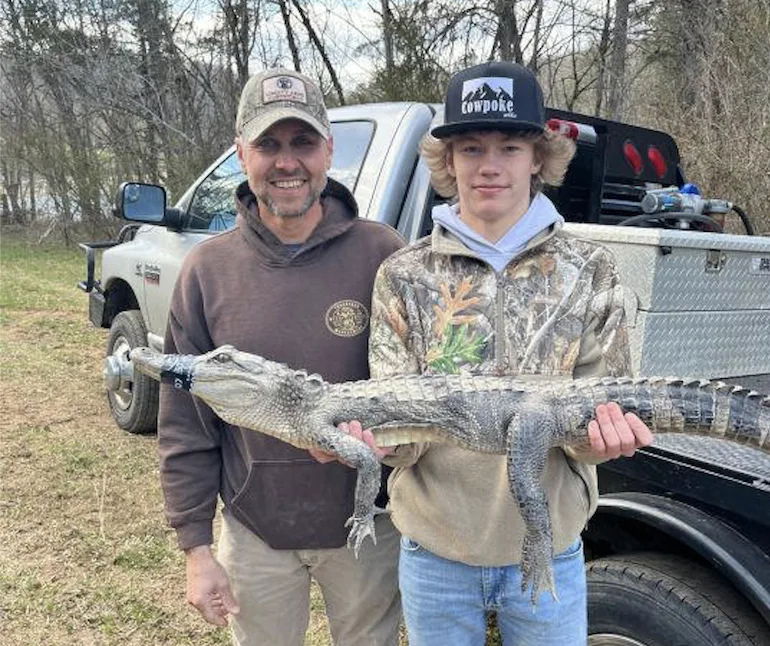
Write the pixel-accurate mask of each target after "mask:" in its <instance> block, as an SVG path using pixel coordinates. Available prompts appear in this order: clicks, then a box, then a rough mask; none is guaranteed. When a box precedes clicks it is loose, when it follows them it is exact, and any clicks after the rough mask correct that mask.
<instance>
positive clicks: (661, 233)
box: [565, 223, 770, 379]
mask: <svg viewBox="0 0 770 646" xmlns="http://www.w3.org/2000/svg"><path fill="white" fill-rule="evenodd" d="M565 229H566V230H567V231H569V232H570V233H572V234H574V235H578V236H581V237H584V238H590V239H592V240H596V241H598V242H601V243H602V244H604V245H606V246H607V247H608V248H610V249H611V250H612V252H613V254H614V256H615V259H616V261H617V264H618V269H619V271H620V274H621V278H622V281H623V283H624V285H626V286H627V287H629V288H631V289H632V290H633V291H634V292H635V293H636V296H637V299H638V301H637V304H638V311H637V313H636V317H635V321H634V323H633V325H632V327H631V329H630V334H631V355H632V361H633V369H634V372H635V374H638V375H647V376H652V375H677V376H682V377H687V376H693V377H701V378H707V379H714V378H730V377H738V376H745V375H768V374H770V237H761V236H739V235H729V234H718V233H703V232H696V231H680V230H673V229H651V228H637V227H622V226H607V225H598V224H577V223H570V224H567V225H565Z"/></svg>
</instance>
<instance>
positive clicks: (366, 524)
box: [345, 514, 377, 558]
mask: <svg viewBox="0 0 770 646" xmlns="http://www.w3.org/2000/svg"><path fill="white" fill-rule="evenodd" d="M345 527H350V528H351V529H350V534H348V547H349V548H351V549H352V550H353V553H354V554H355V555H356V558H358V552H359V550H360V549H361V543H363V541H364V539H365V538H366V537H367V536H371V537H372V543H374V544H375V545H377V536H376V534H375V533H374V514H368V515H366V516H364V517H363V518H356V517H355V516H351V517H350V518H348V520H347V522H346V523H345Z"/></svg>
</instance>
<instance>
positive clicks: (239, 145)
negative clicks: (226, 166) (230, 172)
mask: <svg viewBox="0 0 770 646" xmlns="http://www.w3.org/2000/svg"><path fill="white" fill-rule="evenodd" d="M235 154H236V155H237V156H238V161H239V162H241V166H243V144H242V143H241V138H240V137H236V138H235Z"/></svg>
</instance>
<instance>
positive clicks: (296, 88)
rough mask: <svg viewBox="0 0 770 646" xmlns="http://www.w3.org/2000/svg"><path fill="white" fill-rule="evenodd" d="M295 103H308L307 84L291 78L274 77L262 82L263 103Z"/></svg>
mask: <svg viewBox="0 0 770 646" xmlns="http://www.w3.org/2000/svg"><path fill="white" fill-rule="evenodd" d="M273 101H294V102H295V103H307V91H306V90H305V84H304V83H303V82H302V81H301V80H300V79H296V78H292V77H290V76H273V77H272V78H269V79H265V80H264V81H262V103H272V102H273Z"/></svg>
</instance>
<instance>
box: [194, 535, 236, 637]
mask: <svg viewBox="0 0 770 646" xmlns="http://www.w3.org/2000/svg"><path fill="white" fill-rule="evenodd" d="M185 554H186V556H187V603H189V604H190V605H191V606H193V607H194V608H196V609H197V610H198V612H199V613H201V616H202V617H203V618H204V619H205V620H206V621H208V622H209V623H210V624H214V625H216V626H227V616H228V615H229V614H232V615H237V614H238V612H239V611H240V608H239V607H238V603H237V602H236V601H235V597H233V593H232V591H231V590H230V581H229V579H228V578H227V573H226V572H225V570H224V568H223V567H222V566H221V565H220V564H219V562H218V561H217V560H216V559H215V558H214V555H213V554H212V553H211V548H210V547H209V546H208V545H198V546H197V547H192V548H190V549H189V550H186V551H185Z"/></svg>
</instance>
